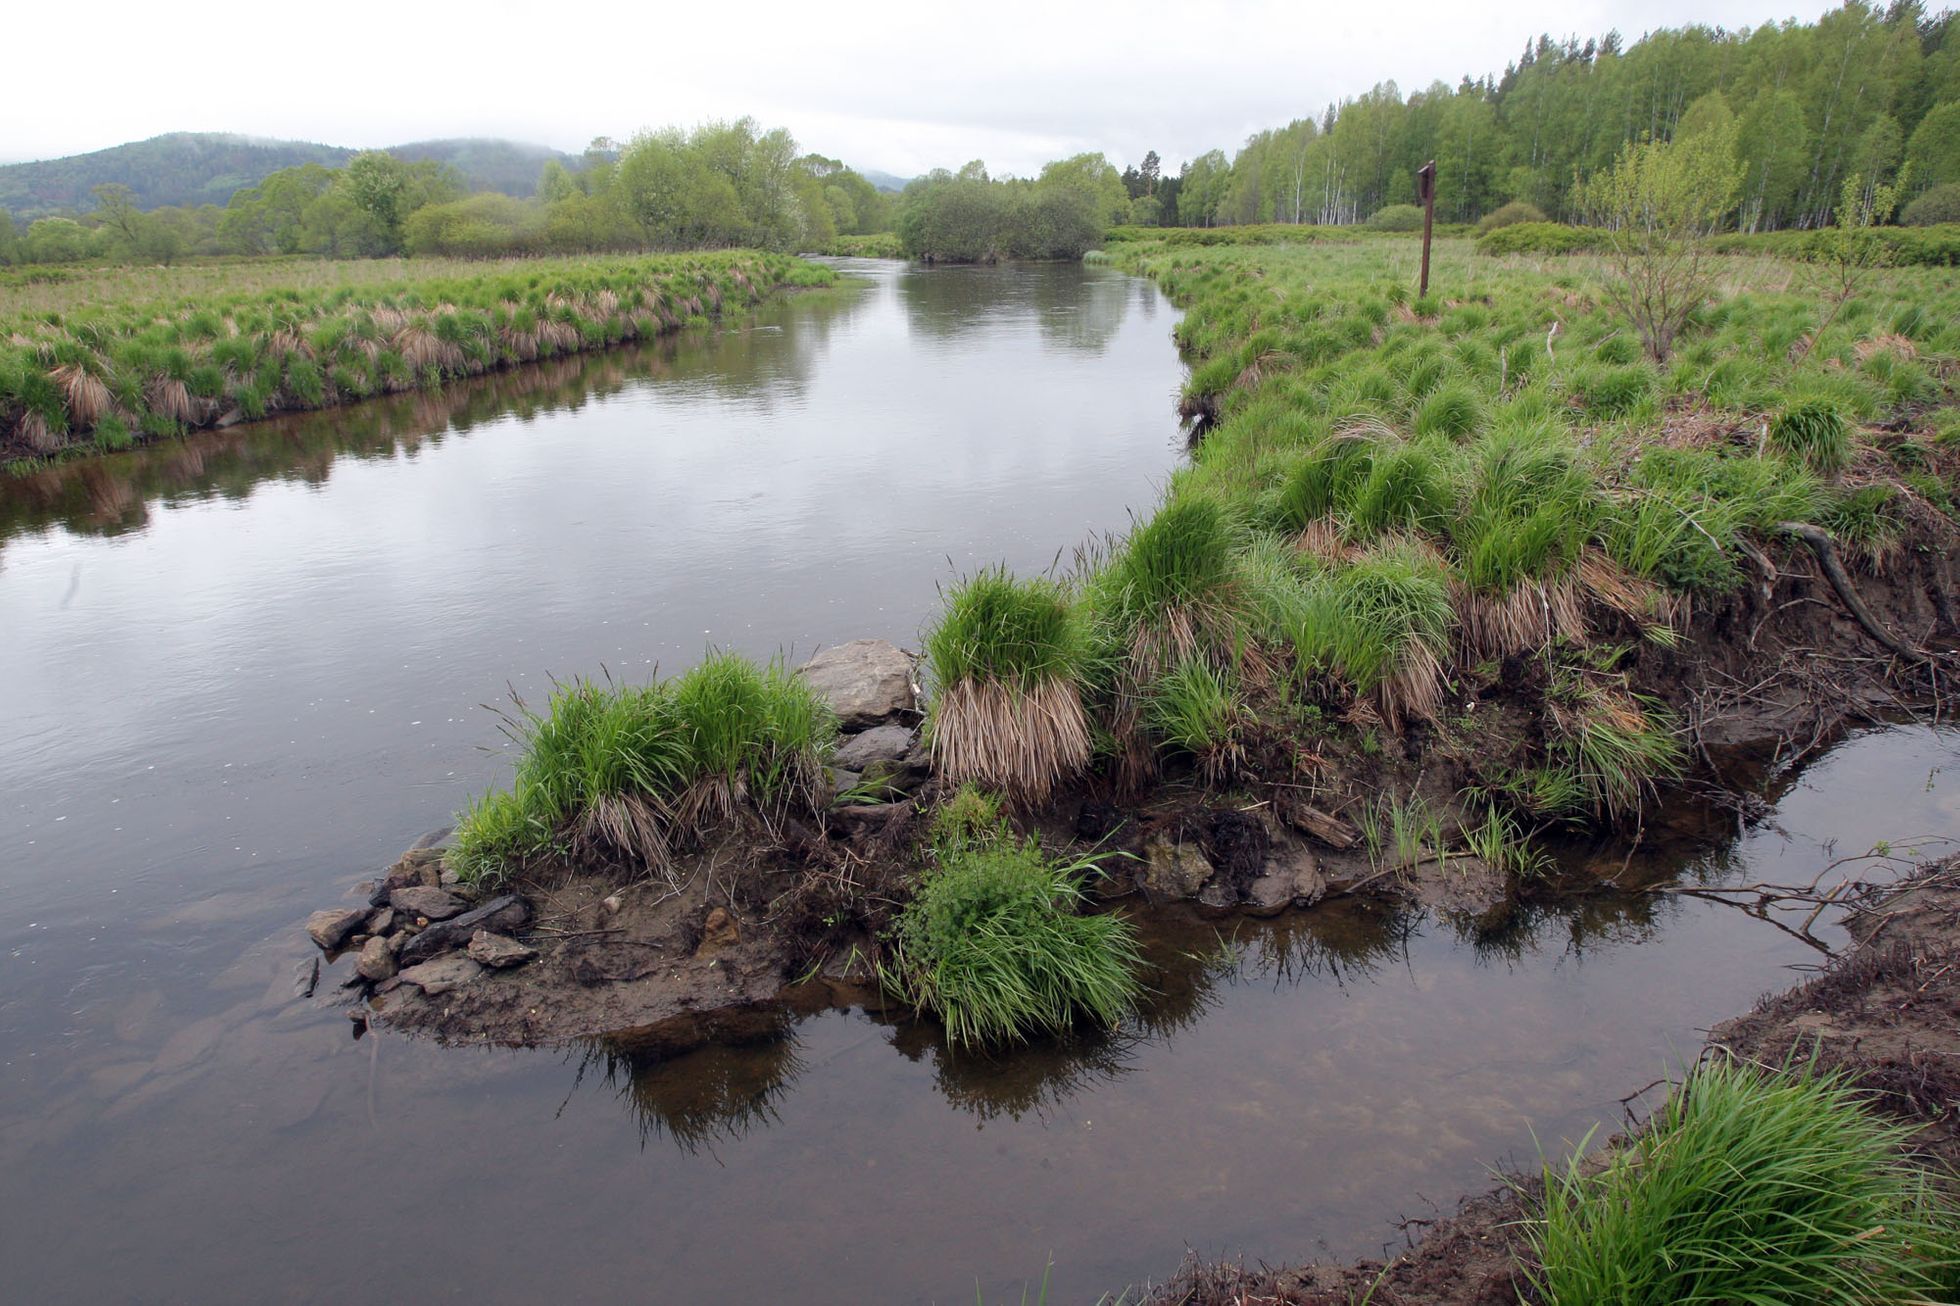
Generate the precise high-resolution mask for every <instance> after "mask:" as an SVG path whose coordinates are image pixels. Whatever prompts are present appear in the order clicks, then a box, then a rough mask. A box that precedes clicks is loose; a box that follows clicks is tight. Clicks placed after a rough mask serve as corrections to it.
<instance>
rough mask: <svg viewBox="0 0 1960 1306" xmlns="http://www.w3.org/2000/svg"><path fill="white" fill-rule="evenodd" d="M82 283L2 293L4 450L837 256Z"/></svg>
mask: <svg viewBox="0 0 1960 1306" xmlns="http://www.w3.org/2000/svg"><path fill="white" fill-rule="evenodd" d="M234 271H235V272H236V276H235V278H228V277H227V276H226V270H225V269H222V268H221V269H209V268H195V269H185V270H183V275H182V276H181V277H177V278H174V279H173V278H172V277H171V276H170V275H169V274H168V272H166V273H164V274H160V275H159V276H158V277H154V278H149V279H144V278H137V277H132V278H128V279H127V280H126V283H125V284H123V285H121V286H120V288H118V287H117V286H112V285H108V284H106V283H105V282H104V281H103V280H101V279H89V278H81V279H76V280H74V281H72V282H70V281H62V282H55V283H52V284H50V285H25V286H21V287H15V288H10V289H8V290H6V291H5V292H4V293H0V339H4V341H5V343H4V344H0V461H3V462H4V463H5V464H6V465H7V467H8V469H9V470H11V471H15V472H20V471H31V470H35V469H37V468H39V467H42V466H45V465H46V464H47V462H48V461H50V460H59V459H65V458H70V457H74V456H77V455H81V454H87V453H94V452H114V451H117V450H121V449H127V448H131V447H133V446H136V445H139V444H144V443H148V442H152V441H155V440H157V439H161V438H166V437H169V436H173V435H178V434H182V433H185V432H188V431H196V430H204V429H211V428H223V427H229V426H233V425H236V424H238V423H241V422H246V421H253V420H257V419H259V418H263V417H266V416H268V415H271V414H274V413H280V412H301V411H308V410H313V409H321V408H330V407H335V406H338V405H342V404H347V403H354V402H358V401H360V400H362V399H365V398H369V397H371V396H374V395H380V394H393V393H399V392H402V391H409V390H416V389H427V388H433V387H437V386H440V385H442V384H443V383H444V382H445V381H449V380H452V379H456V378H462V377H473V376H478V375H482V374H484V373H487V372H492V371H496V370H500V369H504V368H509V367H514V366H519V365H522V364H527V363H530V362H534V361H536V360H539V359H549V358H554V357H562V356H565V355H568V354H574V353H578V352H582V351H586V350H592V349H600V348H606V347H610V346H614V345H618V344H622V343H626V342H629V341H634V340H645V339H652V338H655V337H658V336H661V335H665V334H668V333H671V332H674V331H678V330H680V329H681V328H683V327H684V326H686V325H687V324H688V323H690V322H705V321H710V320H713V319H716V318H719V317H720V316H721V315H722V313H723V312H724V310H725V309H727V308H728V307H730V306H734V305H740V306H744V307H746V306H750V305H754V304H757V303H760V302H761V301H762V300H764V299H765V298H767V297H768V296H770V295H772V294H774V293H776V292H777V291H779V290H782V289H786V288H802V287H815V286H827V285H831V284H833V283H834V282H835V280H836V275H837V274H836V272H835V271H834V270H833V269H830V268H827V267H823V266H821V265H818V264H813V263H808V262H805V261H803V260H800V259H794V258H789V257H786V256H783V255H774V254H761V253H754V252H744V251H737V252H731V253H715V254H676V255H655V256H646V257H639V258H620V257H592V258H570V259H540V260H535V261H519V262H506V263H498V264H462V263H457V262H453V261H448V260H402V261H397V260H389V261H387V264H386V266H384V267H382V268H379V269H367V270H366V275H362V269H355V270H353V271H345V272H337V273H335V274H334V275H332V276H330V277H328V278H327V279H325V280H324V281H322V280H321V279H320V278H318V277H316V276H314V275H312V274H311V272H310V269H308V267H307V266H306V265H303V264H283V265H280V266H278V267H275V268H271V269H266V268H258V267H250V266H245V265H240V266H239V267H238V268H236V269H235V270H234Z"/></svg>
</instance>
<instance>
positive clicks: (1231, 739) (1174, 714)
mask: <svg viewBox="0 0 1960 1306" xmlns="http://www.w3.org/2000/svg"><path fill="white" fill-rule="evenodd" d="M1245 717H1246V707H1245V701H1244V698H1243V696H1242V695H1241V694H1240V692H1239V687H1238V683H1237V678H1236V676H1235V675H1234V674H1233V673H1232V672H1230V671H1221V670H1219V669H1218V668H1216V667H1214V666H1212V665H1211V664H1210V663H1208V662H1205V661H1202V660H1200V659H1196V658H1188V659H1186V660H1184V661H1182V662H1179V663H1178V664H1177V665H1176V666H1175V667H1173V668H1172V669H1171V670H1170V671H1168V672H1167V673H1165V674H1164V675H1162V676H1160V677H1158V678H1157V679H1156V680H1155V681H1154V682H1152V683H1151V685H1150V686H1149V688H1148V690H1147V691H1146V696H1145V699H1144V723H1145V725H1147V726H1148V727H1149V729H1150V731H1151V732H1152V734H1153V735H1155V736H1156V738H1157V739H1158V740H1159V741H1160V742H1161V743H1162V744H1163V745H1164V746H1165V747H1167V748H1170V749H1173V750H1175V751H1178V752H1182V753H1185V754H1188V755H1189V756H1190V757H1192V758H1193V759H1195V760H1196V762H1197V765H1198V770H1199V773H1200V774H1201V775H1203V776H1204V778H1205V779H1206V780H1207V781H1209V782H1211V783H1223V782H1224V781H1226V780H1228V779H1230V778H1231V777H1232V776H1233V775H1234V774H1235V773H1236V772H1237V770H1238V768H1239V765H1240V763H1241V762H1242V761H1243V759H1244V748H1243V746H1242V745H1241V744H1240V734H1241V731H1242V730H1243V728H1244V724H1245Z"/></svg>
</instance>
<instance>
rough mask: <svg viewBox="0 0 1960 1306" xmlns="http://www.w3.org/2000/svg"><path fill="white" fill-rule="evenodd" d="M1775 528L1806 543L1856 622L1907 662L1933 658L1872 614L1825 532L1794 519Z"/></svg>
mask: <svg viewBox="0 0 1960 1306" xmlns="http://www.w3.org/2000/svg"><path fill="white" fill-rule="evenodd" d="M1776 529H1778V530H1780V531H1784V532H1787V533H1788V534H1791V535H1794V536H1796V537H1797V538H1798V539H1800V540H1802V541H1803V542H1804V543H1805V544H1807V545H1809V546H1810V551H1811V552H1812V553H1814V554H1816V555H1817V564H1818V566H1820V567H1822V568H1823V569H1824V577H1825V579H1826V580H1828V581H1830V582H1831V588H1832V589H1834V590H1836V591H1837V595H1838V597H1839V598H1840V599H1842V600H1844V606H1845V607H1846V608H1848V609H1850V611H1851V615H1852V616H1854V617H1856V618H1857V619H1858V624H1859V625H1861V626H1863V627H1864V628H1865V633H1866V634H1868V635H1870V636H1871V637H1872V638H1873V639H1875V640H1877V641H1878V642H1879V643H1881V644H1883V645H1884V646H1885V647H1886V648H1887V649H1890V650H1891V651H1892V652H1893V653H1894V654H1896V655H1897V656H1899V657H1901V658H1904V659H1905V660H1906V661H1908V662H1918V663H1930V662H1934V661H1936V660H1937V659H1935V658H1934V656H1933V655H1932V654H1931V653H1928V652H1927V651H1926V650H1925V649H1922V648H1917V647H1915V646H1913V645H1911V644H1908V643H1907V642H1906V641H1905V640H1903V639H1900V638H1899V637H1898V636H1897V635H1895V634H1893V633H1892V632H1891V631H1889V630H1887V629H1886V628H1885V626H1884V624H1883V623H1882V622H1880V621H1879V619H1878V618H1877V617H1876V616H1874V615H1872V610H1871V609H1870V608H1868V607H1866V606H1865V600H1864V599H1863V598H1861V597H1860V596H1859V594H1858V591H1857V589H1856V588H1855V587H1854V586H1853V585H1852V584H1851V577H1850V575H1848V574H1847V573H1846V572H1845V570H1844V564H1843V563H1842V562H1841V561H1839V560H1838V554H1837V546H1836V545H1835V544H1833V543H1832V542H1831V537H1830V535H1829V534H1827V533H1826V532H1824V531H1822V530H1820V529H1818V528H1817V527H1815V526H1811V525H1807V524H1806V523H1804V522H1794V521H1786V522H1778V523H1777V524H1776Z"/></svg>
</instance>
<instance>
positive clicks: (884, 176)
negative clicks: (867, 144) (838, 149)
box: [858, 168, 912, 192]
mask: <svg viewBox="0 0 1960 1306" xmlns="http://www.w3.org/2000/svg"><path fill="white" fill-rule="evenodd" d="M858 176H860V177H862V178H864V179H865V180H866V181H868V182H870V183H871V184H872V185H873V186H876V187H877V188H878V189H879V190H888V191H894V192H896V191H901V190H904V189H905V187H906V185H907V183H909V182H910V181H912V178H910V177H895V176H893V175H892V174H891V173H889V172H879V171H877V170H875V169H872V168H864V169H861V170H860V171H859V172H858Z"/></svg>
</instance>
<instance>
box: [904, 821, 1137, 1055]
mask: <svg viewBox="0 0 1960 1306" xmlns="http://www.w3.org/2000/svg"><path fill="white" fill-rule="evenodd" d="M1093 869H1094V868H1093V866H1091V865H1089V864H1087V863H1078V864H1076V865H1071V866H1062V865H1057V864H1056V863H1054V862H1052V861H1050V860H1049V859H1048V858H1047V857H1046V856H1045V855H1044V854H1043V853H1042V851H1041V848H1040V846H1039V845H1038V844H1036V843H1034V842H1033V841H1030V842H1028V843H1025V844H1022V845H1019V846H1015V845H1013V844H1010V843H990V844H981V845H977V846H964V847H960V846H954V847H951V848H948V849H946V850H945V851H943V852H942V853H941V855H940V857H939V860H938V864H937V865H936V866H934V867H933V868H932V869H931V870H929V871H927V872H926V873H925V875H924V877H923V878H922V879H921V881H920V884H919V887H918V892H917V893H916V894H915V895H914V897H913V899H912V901H911V902H910V903H908V904H906V906H905V909H904V910H903V911H902V912H901V913H900V914H899V917H898V921H897V923H896V924H895V925H894V927H893V929H892V934H891V945H892V948H891V957H890V959H889V961H888V963H886V964H884V965H881V966H880V968H879V973H880V976H881V978H882V979H883V982H884V984H885V986H886V987H887V988H888V989H889V990H890V991H891V992H892V993H894V994H895V995H896V996H898V997H899V998H900V999H901V1000H903V1001H905V1002H907V1003H909V1004H910V1005H912V1006H914V1007H917V1008H918V1009H920V1010H922V1011H929V1012H932V1013H934V1014H936V1015H937V1016H938V1017H939V1018H940V1019H941V1020H942V1021H944V1022H945V1025H946V1037H947V1039H948V1040H949V1041H950V1042H953V1043H955V1044H988V1043H1005V1042H1011V1041H1015V1040H1019V1039H1024V1038H1027V1037H1029V1036H1030V1035H1033V1034H1038V1033H1043V1032H1059V1031H1062V1030H1065V1029H1067V1028H1068V1027H1069V1026H1070V1025H1072V1024H1073V1023H1074V1022H1075V1020H1076V1019H1077V1018H1078V1017H1087V1018H1088V1019H1090V1020H1093V1021H1095V1022H1096V1023H1098V1024H1101V1025H1105V1026H1110V1025H1114V1024H1115V1023H1116V1022H1117V1021H1119V1020H1120V1019H1122V1017H1123V1015H1124V1014H1125V1013H1126V1012H1128V1011H1129V1010H1130V1008H1131V1006H1132V1005H1133V1004H1134V1002H1135V1001H1136V997H1137V994H1138V992H1139V989H1140V985H1139V983H1138V980H1137V971H1138V968H1139V967H1140V966H1141V964H1142V957H1141V954H1140V953H1139V952H1138V949H1137V944H1136V935H1135V932H1134V931H1133V930H1132V929H1131V927H1130V925H1129V923H1128V922H1126V921H1124V920H1122V919H1120V918H1119V917H1115V916H1085V915H1081V914H1079V913H1080V910H1081V908H1082V906H1083V904H1084V901H1085V895H1084V894H1083V891H1082V889H1081V887H1080V885H1079V884H1078V883H1077V877H1078V876H1081V875H1083V874H1086V873H1090V872H1092V871H1093Z"/></svg>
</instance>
